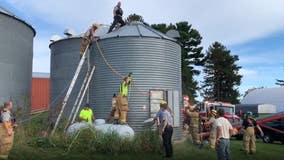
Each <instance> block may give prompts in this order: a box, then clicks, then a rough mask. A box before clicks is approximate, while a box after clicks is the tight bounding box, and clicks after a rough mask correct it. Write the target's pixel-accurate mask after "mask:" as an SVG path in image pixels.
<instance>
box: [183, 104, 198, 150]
mask: <svg viewBox="0 0 284 160" xmlns="http://www.w3.org/2000/svg"><path fill="white" fill-rule="evenodd" d="M186 115H187V116H188V118H189V121H190V123H189V133H190V134H191V136H192V140H193V143H194V144H196V145H199V144H200V143H201V142H200V136H199V125H200V124H199V123H200V121H199V118H200V117H199V112H198V108H197V107H194V108H193V107H191V108H190V109H187V110H186Z"/></svg>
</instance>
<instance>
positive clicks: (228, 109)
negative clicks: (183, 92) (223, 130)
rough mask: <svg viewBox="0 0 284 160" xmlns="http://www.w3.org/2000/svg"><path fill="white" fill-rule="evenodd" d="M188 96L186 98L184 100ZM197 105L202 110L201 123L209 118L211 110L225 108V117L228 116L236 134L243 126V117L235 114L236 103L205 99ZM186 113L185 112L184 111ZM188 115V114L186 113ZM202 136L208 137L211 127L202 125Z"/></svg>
mask: <svg viewBox="0 0 284 160" xmlns="http://www.w3.org/2000/svg"><path fill="white" fill-rule="evenodd" d="M185 100H186V98H184V101H185ZM196 107H198V108H199V110H200V112H199V114H200V117H201V119H202V121H201V123H202V124H203V123H204V122H205V121H206V120H208V119H209V115H210V111H211V110H212V109H215V110H218V109H224V111H225V116H224V117H225V118H227V119H228V120H229V121H230V122H231V124H232V126H233V128H234V132H235V134H237V133H238V131H239V129H240V128H241V127H242V119H241V118H240V117H239V116H237V115H236V114H235V105H233V104H231V103H229V102H218V101H210V100H208V101H204V102H200V103H198V104H197V105H196ZM184 114H185V112H184ZM184 116H186V115H184ZM201 128H202V129H201V130H202V131H201V133H200V134H201V136H202V137H203V138H208V137H209V127H207V126H204V125H202V127H201Z"/></svg>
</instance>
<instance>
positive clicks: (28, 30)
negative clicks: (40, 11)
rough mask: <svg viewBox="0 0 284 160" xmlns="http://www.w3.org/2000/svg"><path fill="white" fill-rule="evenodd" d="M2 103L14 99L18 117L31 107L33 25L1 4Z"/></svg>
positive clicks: (0, 60)
mask: <svg viewBox="0 0 284 160" xmlns="http://www.w3.org/2000/svg"><path fill="white" fill-rule="evenodd" d="M0 24H1V25H0V74H1V76H0V91H1V92H0V105H2V104H3V102H4V101H8V100H12V101H13V102H14V107H15V108H14V109H15V110H17V111H19V112H18V116H20V115H21V114H27V113H29V110H30V97H31V80H32V60H33V38H34V36H35V34H36V32H35V30H34V29H33V27H32V26H31V25H29V24H28V23H26V22H25V21H23V20H21V19H20V18H18V17H16V16H15V15H13V14H12V13H10V12H9V11H7V10H5V9H3V8H1V7H0Z"/></svg>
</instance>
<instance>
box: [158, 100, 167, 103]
mask: <svg viewBox="0 0 284 160" xmlns="http://www.w3.org/2000/svg"><path fill="white" fill-rule="evenodd" d="M160 104H168V103H167V102H166V101H164V100H162V101H161V102H160Z"/></svg>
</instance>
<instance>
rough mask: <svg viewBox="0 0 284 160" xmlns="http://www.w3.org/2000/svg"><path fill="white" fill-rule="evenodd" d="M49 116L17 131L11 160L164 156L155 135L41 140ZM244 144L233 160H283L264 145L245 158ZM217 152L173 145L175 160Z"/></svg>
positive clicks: (151, 159) (237, 145) (235, 144)
mask: <svg viewBox="0 0 284 160" xmlns="http://www.w3.org/2000/svg"><path fill="white" fill-rule="evenodd" d="M45 120H46V116H42V117H39V118H36V119H34V120H33V121H32V122H30V123H29V124H26V125H25V126H20V127H19V128H18V129H17V130H16V136H15V143H14V147H13V149H12V151H11V153H10V157H9V158H10V159H11V160H52V159H60V160H65V159H66V160H78V159H80V160H89V159H92V160H93V159H95V160H100V159H102V160H104V159H107V160H112V159H113V160H119V159H123V160H128V159H129V160H130V159H135V160H144V159H148V160H159V159H162V156H163V152H161V150H160V142H159V141H158V138H157V136H156V134H155V133H153V132H150V131H145V132H144V133H142V134H138V135H137V136H136V137H135V138H134V140H133V141H131V140H127V139H120V138H118V136H117V135H116V134H115V133H110V134H108V135H103V134H100V133H98V132H96V131H94V130H85V131H82V133H81V134H80V135H79V136H78V138H77V139H76V140H75V141H74V143H73V145H72V147H71V148H70V150H69V151H68V148H69V146H70V143H71V142H72V141H73V140H74V139H72V138H68V137H66V136H64V134H63V133H61V132H59V133H58V134H56V135H55V136H54V137H51V138H42V137H40V136H39V135H40V134H39V133H40V131H41V130H42V129H44V128H45V126H43V125H42V124H44V122H45ZM241 148H242V141H237V140H232V141H231V156H232V159H233V160H234V159H236V160H243V159H247V160H258V159H259V160H262V159H267V160H269V159H276V160H280V159H284V154H283V151H284V145H280V144H264V143H262V142H261V141H258V142H257V153H256V154H254V155H248V156H246V155H244V154H243V152H242V151H240V149H241ZM216 157H217V156H216V152H213V151H210V150H209V149H208V147H207V146H204V147H203V148H202V149H199V148H198V146H194V145H192V144H191V143H190V142H189V141H188V140H187V141H185V142H182V143H177V144H175V145H174V159H177V160H179V159H180V160H183V159H198V160H203V159H204V160H206V159H210V160H214V159H217V158H216Z"/></svg>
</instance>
